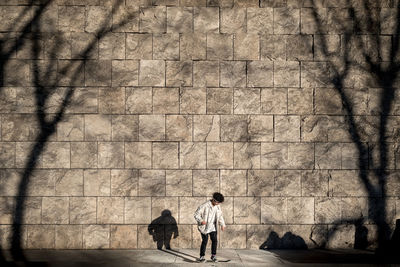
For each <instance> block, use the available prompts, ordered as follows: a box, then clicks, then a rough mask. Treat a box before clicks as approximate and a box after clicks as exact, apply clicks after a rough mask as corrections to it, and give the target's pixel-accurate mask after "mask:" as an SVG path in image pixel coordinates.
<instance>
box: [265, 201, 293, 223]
mask: <svg viewBox="0 0 400 267" xmlns="http://www.w3.org/2000/svg"><path fill="white" fill-rule="evenodd" d="M287 218H288V210H287V199H286V198H285V197H262V198H261V223H262V224H287V223H288V219H287Z"/></svg>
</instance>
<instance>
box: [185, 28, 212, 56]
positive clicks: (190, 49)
mask: <svg viewBox="0 0 400 267" xmlns="http://www.w3.org/2000/svg"><path fill="white" fill-rule="evenodd" d="M206 47H207V38H206V34H205V33H196V34H194V33H183V34H180V40H179V53H180V59H181V60H200V59H206Z"/></svg>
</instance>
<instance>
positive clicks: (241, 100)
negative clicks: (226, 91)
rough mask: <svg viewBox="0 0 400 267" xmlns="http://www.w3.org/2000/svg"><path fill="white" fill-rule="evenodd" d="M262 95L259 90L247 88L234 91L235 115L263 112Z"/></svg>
mask: <svg viewBox="0 0 400 267" xmlns="http://www.w3.org/2000/svg"><path fill="white" fill-rule="evenodd" d="M260 99H261V93H260V89H258V88H246V89H235V90H234V98H233V101H234V103H235V104H234V106H233V112H234V113H235V114H259V113H260V110H261V103H260Z"/></svg>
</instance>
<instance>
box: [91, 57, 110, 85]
mask: <svg viewBox="0 0 400 267" xmlns="http://www.w3.org/2000/svg"><path fill="white" fill-rule="evenodd" d="M85 84H86V86H111V60H87V61H86V62H85Z"/></svg>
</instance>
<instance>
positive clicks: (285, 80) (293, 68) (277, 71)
mask: <svg viewBox="0 0 400 267" xmlns="http://www.w3.org/2000/svg"><path fill="white" fill-rule="evenodd" d="M274 86H275V87H300V65H299V62H297V61H275V62H274Z"/></svg>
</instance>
